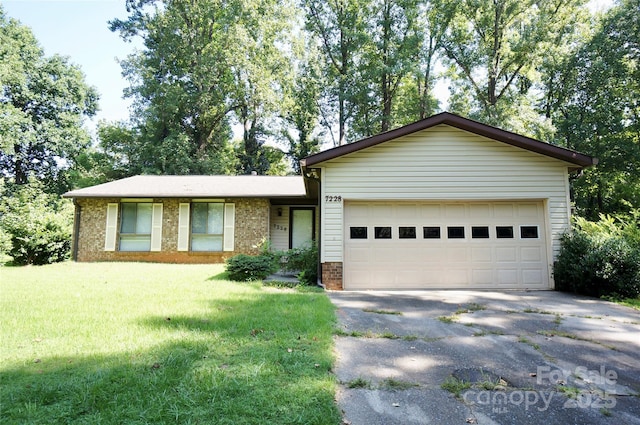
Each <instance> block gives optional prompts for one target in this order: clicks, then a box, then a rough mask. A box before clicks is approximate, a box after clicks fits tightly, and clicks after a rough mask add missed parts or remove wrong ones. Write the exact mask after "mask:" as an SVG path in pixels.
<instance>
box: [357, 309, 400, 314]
mask: <svg viewBox="0 0 640 425" xmlns="http://www.w3.org/2000/svg"><path fill="white" fill-rule="evenodd" d="M362 311H364V312H365V313H375V314H390V315H395V316H402V312H401V311H394V310H377V309H373V308H363V309H362Z"/></svg>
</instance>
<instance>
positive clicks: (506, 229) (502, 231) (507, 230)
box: [496, 226, 513, 239]
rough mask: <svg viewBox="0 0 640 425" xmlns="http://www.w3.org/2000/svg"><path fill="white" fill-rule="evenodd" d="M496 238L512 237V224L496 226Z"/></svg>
mask: <svg viewBox="0 0 640 425" xmlns="http://www.w3.org/2000/svg"><path fill="white" fill-rule="evenodd" d="M496 237H497V238H498V239H513V226H496Z"/></svg>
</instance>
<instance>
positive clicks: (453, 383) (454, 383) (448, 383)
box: [440, 376, 472, 397]
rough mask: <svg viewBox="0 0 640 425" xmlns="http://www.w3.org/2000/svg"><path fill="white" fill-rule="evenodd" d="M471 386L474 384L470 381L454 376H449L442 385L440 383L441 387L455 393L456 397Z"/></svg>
mask: <svg viewBox="0 0 640 425" xmlns="http://www.w3.org/2000/svg"><path fill="white" fill-rule="evenodd" d="M471 387H472V385H471V383H470V382H466V381H463V380H461V379H458V378H455V377H453V376H449V377H448V378H447V379H445V381H444V382H443V383H442V385H440V388H442V389H443V390H445V391H449V392H450V393H451V394H453V395H455V396H456V397H460V394H461V393H462V392H463V391H466V390H468V389H469V388H471Z"/></svg>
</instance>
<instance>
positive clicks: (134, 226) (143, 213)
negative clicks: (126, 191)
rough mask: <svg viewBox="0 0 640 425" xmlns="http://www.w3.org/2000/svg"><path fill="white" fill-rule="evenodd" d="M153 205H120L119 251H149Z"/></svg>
mask: <svg viewBox="0 0 640 425" xmlns="http://www.w3.org/2000/svg"><path fill="white" fill-rule="evenodd" d="M152 219H153V204H152V203H151V202H144V203H141V202H126V203H122V204H121V216H120V248H119V250H120V251H150V250H151V227H152Z"/></svg>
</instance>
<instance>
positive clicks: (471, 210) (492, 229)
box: [343, 201, 549, 289]
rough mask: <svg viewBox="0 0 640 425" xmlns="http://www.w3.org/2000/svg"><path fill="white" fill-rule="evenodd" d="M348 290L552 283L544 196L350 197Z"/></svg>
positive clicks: (347, 217)
mask: <svg viewBox="0 0 640 425" xmlns="http://www.w3.org/2000/svg"><path fill="white" fill-rule="evenodd" d="M344 208H345V226H344V229H345V235H344V241H345V246H344V248H345V258H344V275H343V278H344V282H343V286H344V288H345V289H395V288H404V289H410V288H466V289H469V288H478V289H480V288H482V289H495V288H503V289H525V288H529V289H548V288H549V270H548V267H549V266H548V260H547V248H546V246H547V245H546V231H545V219H544V217H545V213H544V206H543V203H542V202H541V201H514V202H467V203H462V202H460V203H426V202H424V203H398V202H345V205H344Z"/></svg>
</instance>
